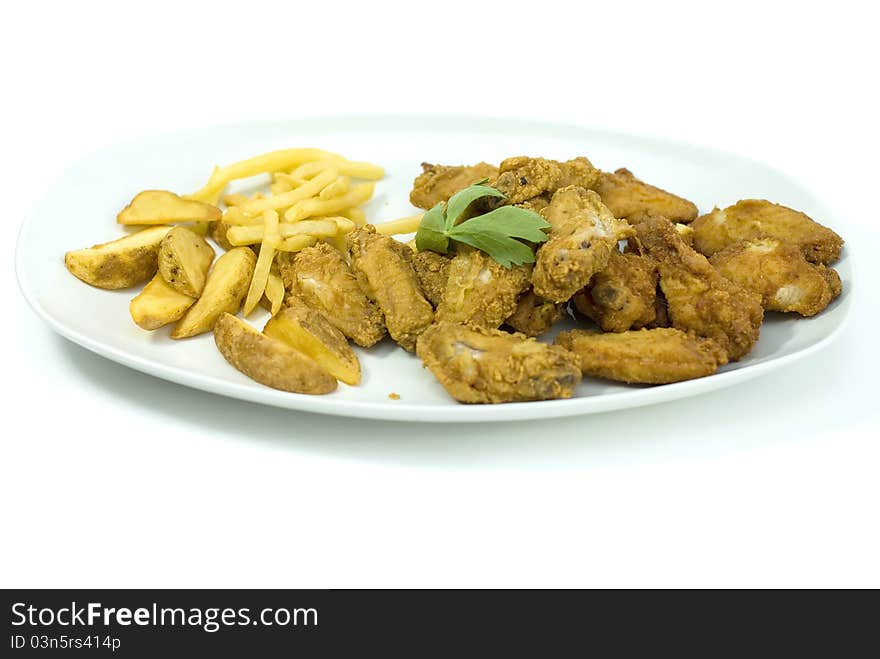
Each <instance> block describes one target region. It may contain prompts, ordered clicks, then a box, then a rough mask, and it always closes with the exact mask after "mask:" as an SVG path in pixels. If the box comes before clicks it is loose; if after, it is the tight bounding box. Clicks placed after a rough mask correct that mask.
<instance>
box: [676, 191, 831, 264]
mask: <svg viewBox="0 0 880 659" xmlns="http://www.w3.org/2000/svg"><path fill="white" fill-rule="evenodd" d="M692 226H693V228H694V249H696V250H697V251H698V252H700V253H702V254H705V255H706V256H712V255H713V254H714V253H715V252H720V251H721V250H722V249H724V248H725V247H727V246H729V245H732V244H733V243H736V242H739V241H741V240H754V239H756V238H776V239H777V240H782V241H784V242H787V243H792V244H794V245H797V246H798V247H799V248H800V249H801V251H802V252H803V253H804V256H805V257H806V259H807V260H808V261H810V262H811V263H824V264H826V265H827V264H829V263H834V261H836V260H837V259H838V258H840V250H841V248H842V247H843V239H842V238H841V237H840V236H838V235H837V234H836V233H834V232H833V231H832V230H831V229H829V228H828V227H825V226H822V225H821V224H819V223H818V222H815V221H814V220H812V219H811V218H810V217H808V216H807V215H805V214H804V213H801V212H800V211H796V210H792V209H791V208H787V207H785V206H780V205H779V204H774V203H771V202H769V201H766V200H763V199H745V200H743V201H739V202H737V203H736V204H734V205H733V206H729V207H727V208H725V209H724V210H718V209H717V208H716V209H715V210H713V211H712V212H711V213H707V214H706V215H702V216H700V217H698V218H697V219H696V220H694V223H693V225H692Z"/></svg>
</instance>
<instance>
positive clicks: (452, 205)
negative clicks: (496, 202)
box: [446, 179, 507, 231]
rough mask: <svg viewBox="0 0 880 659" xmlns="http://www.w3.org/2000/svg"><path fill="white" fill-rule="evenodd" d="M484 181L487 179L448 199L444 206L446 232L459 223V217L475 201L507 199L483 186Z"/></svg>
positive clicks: (490, 188) (503, 195)
mask: <svg viewBox="0 0 880 659" xmlns="http://www.w3.org/2000/svg"><path fill="white" fill-rule="evenodd" d="M486 180H488V179H483V180H482V181H480V182H479V183H474V184H473V185H469V186H468V187H466V188H465V189H464V190H459V191H458V192H456V193H455V194H454V195H452V196H451V197H450V198H449V203H448V204H447V205H446V229H447V231H448V230H449V229H451V228H452V227H454V226H455V225H456V224H457V223H458V222H459V220H460V219H461V216H462V215H463V214H464V212H465V211H466V210H467V209H468V206H470V205H471V204H472V203H474V202H475V201H476V200H477V199H484V198H485V197H493V198H496V199H506V198H507V197H506V196H505V194H504V193H503V192H501V191H499V190H496V189H495V188H492V187H489V186H488V185H483V184H484V183H485V182H486Z"/></svg>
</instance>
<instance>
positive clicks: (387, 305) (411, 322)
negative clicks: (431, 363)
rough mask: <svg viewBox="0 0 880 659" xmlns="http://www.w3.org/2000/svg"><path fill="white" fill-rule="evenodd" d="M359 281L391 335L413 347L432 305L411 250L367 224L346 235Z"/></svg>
mask: <svg viewBox="0 0 880 659" xmlns="http://www.w3.org/2000/svg"><path fill="white" fill-rule="evenodd" d="M346 243H347V244H348V249H349V250H350V251H351V266H352V269H353V270H354V273H355V275H356V276H357V280H358V283H359V284H360V285H361V288H362V289H363V291H364V293H366V294H367V297H368V298H370V299H371V300H375V301H376V302H377V303H378V304H379V308H380V309H381V310H382V313H383V314H385V325H386V326H387V327H388V333H389V334H390V335H391V338H392V339H394V340H395V341H397V343H399V344H400V346H401V347H402V348H404V349H405V350H409V351H412V350H414V349H415V345H416V339H417V338H418V336H419V334H421V332H422V331H423V330H424V329H425V328H426V327H428V325H430V324H431V322H432V321H433V320H434V309H433V308H432V307H431V303H430V302H428V301H427V300H426V299H425V297H424V295H423V294H422V290H421V288H420V287H419V280H418V277H416V273H415V270H413V266H412V258H413V251H412V250H411V249H410V248H409V247H407V246H406V245H404V244H403V243H401V242H398V241H396V240H394V238H391V237H390V236H383V235H381V234H378V233H376V229H375V227H373V226H372V225H371V224H368V225H366V226H364V227H362V228H360V229H357V230H355V231H353V232H352V233H350V234H348V236H347V237H346Z"/></svg>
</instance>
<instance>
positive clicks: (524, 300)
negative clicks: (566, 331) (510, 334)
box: [504, 288, 565, 336]
mask: <svg viewBox="0 0 880 659" xmlns="http://www.w3.org/2000/svg"><path fill="white" fill-rule="evenodd" d="M564 315H565V305H564V304H559V303H557V302H549V301H548V300H544V299H542V298H540V297H538V296H537V295H535V291H534V290H532V289H531V288H529V289H528V290H527V291H526V292H525V293H523V294H522V295H520V296H519V300H517V302H516V309H514V311H513V313H512V314H510V316H508V318H507V320H505V321H504V324H505V325H507V326H509V327H512V328H513V329H514V330H516V331H517V332H520V333H522V334H525V335H526V336H539V335H541V334H543V333H544V332H546V331H548V330H549V329H550V328H551V327H553V323H555V322H556V321H558V320H561V319H562V317H563V316H564Z"/></svg>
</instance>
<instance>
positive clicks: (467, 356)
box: [416, 322, 581, 403]
mask: <svg viewBox="0 0 880 659" xmlns="http://www.w3.org/2000/svg"><path fill="white" fill-rule="evenodd" d="M416 352H417V354H418V356H419V357H420V358H421V359H422V362H423V363H424V364H425V366H427V367H428V369H430V371H431V372H432V373H433V374H434V376H435V377H436V378H437V379H438V380H439V381H440V384H442V385H443V388H444V389H446V391H447V392H449V394H450V395H451V396H452V397H453V398H455V400H457V401H460V402H462V403H507V402H513V401H526V400H547V399H551V398H568V397H570V396H571V394H572V391H573V390H574V388H575V386H576V385H577V384H578V382H580V380H581V371H580V367H579V363H578V359H577V357H576V356H575V355H573V354H572V353H570V352H568V351H567V350H564V349H563V348H560V347H559V346H550V345H547V344H546V343H539V342H538V341H536V340H535V339H530V338H528V337H526V336H523V335H522V334H508V333H507V332H502V331H500V330H488V329H478V328H471V327H467V326H465V325H459V324H456V323H447V322H440V323H436V324H434V325H432V326H431V327H429V328H428V329H427V330H425V331H424V332H423V333H422V334H421V336H420V337H419V340H418V347H417V349H416Z"/></svg>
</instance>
